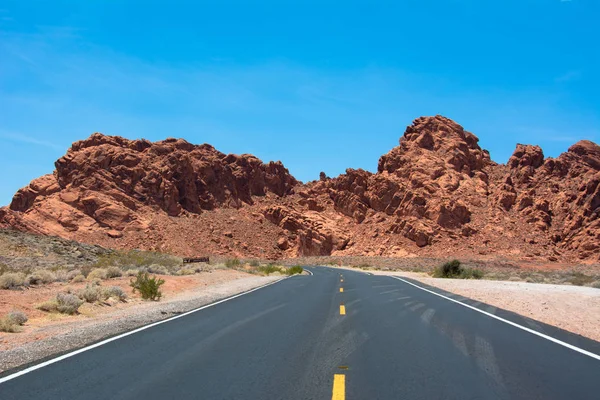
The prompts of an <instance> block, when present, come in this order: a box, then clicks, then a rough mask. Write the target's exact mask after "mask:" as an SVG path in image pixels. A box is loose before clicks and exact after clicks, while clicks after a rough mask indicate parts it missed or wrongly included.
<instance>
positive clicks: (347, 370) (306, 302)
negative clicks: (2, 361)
mask: <svg viewBox="0 0 600 400" xmlns="http://www.w3.org/2000/svg"><path fill="white" fill-rule="evenodd" d="M310 269H311V271H312V272H313V273H314V275H312V276H305V275H303V276H294V277H291V278H288V279H285V280H283V281H281V282H279V283H277V284H274V285H270V286H267V287H265V288H262V289H259V290H256V291H253V292H251V293H248V294H245V295H243V296H240V297H236V298H233V299H231V300H229V301H225V302H222V303H220V304H216V305H214V306H212V307H208V308H205V309H203V310H201V311H198V312H195V313H192V314H189V315H186V316H184V317H181V318H178V319H175V320H173V321H170V322H167V323H164V324H161V325H156V326H153V327H151V328H149V329H145V330H143V331H140V332H137V333H135V334H132V335H129V336H126V337H123V338H120V339H117V340H114V341H111V342H109V343H106V344H104V345H102V346H99V347H96V348H93V349H90V350H88V351H85V352H81V353H79V354H76V355H74V356H72V357H68V358H66V359H63V360H61V361H58V362H56V363H53V364H51V365H48V366H45V367H43V368H39V369H37V370H34V371H32V372H29V373H26V374H23V375H21V376H17V377H14V379H8V380H5V381H4V382H2V383H0V399H3V400H5V399H44V400H49V399H140V398H143V399H145V400H151V399H164V398H172V399H188V398H189V399H332V398H335V399H344V398H347V399H369V400H371V399H411V400H414V399H545V400H547V399H594V398H597V396H598V393H600V379H599V377H600V361H599V360H597V359H595V358H593V357H590V356H589V355H586V354H582V353H580V352H577V351H574V350H573V349H570V348H567V347H565V346H561V345H559V344H557V343H554V342H552V341H550V340H547V339H544V338H543V337H539V336H536V335H534V334H532V333H530V332H526V331H524V330H522V329H518V328H517V327H515V326H512V325H509V324H507V323H505V322H503V321H500V320H497V319H494V318H491V317H490V316H488V315H485V314H482V313H479V312H476V311H474V310H472V309H469V308H467V307H463V306H461V305H460V304H456V303H453V302H451V301H449V300H447V299H444V298H442V297H439V296H436V295H435V294H432V293H430V292H427V291H425V290H422V289H420V288H419V287H415V286H413V285H410V284H409V283H406V282H403V281H400V280H398V279H394V278H392V277H386V276H373V275H368V274H363V273H360V272H355V271H345V270H338V269H333V268H325V267H315V268H310ZM446 295H448V296H449V297H452V298H456V299H459V298H458V297H456V296H452V295H451V294H447V293H446ZM460 301H464V302H465V303H469V300H468V299H460ZM470 304H472V305H476V306H477V307H478V308H485V307H486V306H485V305H482V304H479V303H476V302H471V303H470ZM488 310H491V308H490V309H488ZM493 313H494V314H497V315H499V316H501V317H502V318H504V319H507V320H509V321H513V322H515V323H517V324H522V325H523V326H525V327H527V328H532V327H533V328H535V330H536V331H539V332H541V333H544V334H546V335H549V336H552V337H556V338H557V339H560V340H562V341H565V342H567V343H571V344H573V345H575V346H577V347H578V348H582V349H584V350H586V351H589V352H592V353H595V354H598V353H599V350H600V343H597V342H593V341H591V340H586V339H584V338H581V337H577V336H575V335H571V334H568V333H566V332H564V331H560V330H558V329H555V328H552V327H549V326H547V325H544V324H540V323H535V322H533V321H530V320H527V319H525V318H522V317H519V316H517V315H515V314H512V313H509V312H505V311H502V310H494V311H493ZM533 328H532V329H533ZM0 357H1V355H0ZM14 373H15V371H12V372H11V371H9V372H7V373H5V374H4V375H2V376H0V380H1V379H7V378H10V377H11V376H14V375H11V374H14Z"/></svg>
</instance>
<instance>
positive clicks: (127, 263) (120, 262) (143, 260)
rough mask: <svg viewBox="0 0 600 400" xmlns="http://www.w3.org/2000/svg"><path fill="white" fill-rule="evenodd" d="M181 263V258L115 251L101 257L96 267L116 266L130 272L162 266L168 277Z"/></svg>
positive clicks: (154, 253)
mask: <svg viewBox="0 0 600 400" xmlns="http://www.w3.org/2000/svg"><path fill="white" fill-rule="evenodd" d="M181 261H182V260H181V258H179V257H175V256H171V255H169V254H163V253H157V252H153V251H141V250H130V251H115V252H112V253H110V254H105V255H102V256H99V257H98V262H97V263H96V267H100V268H107V267H111V266H114V267H119V268H120V269H122V270H128V269H140V268H142V267H150V266H157V265H160V266H163V267H165V269H166V271H167V272H166V273H165V274H164V275H168V274H169V273H170V272H168V271H170V270H175V269H176V268H178V267H179V266H180V265H181ZM161 273H162V272H161Z"/></svg>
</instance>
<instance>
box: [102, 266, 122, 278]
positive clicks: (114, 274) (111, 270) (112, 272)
mask: <svg viewBox="0 0 600 400" xmlns="http://www.w3.org/2000/svg"><path fill="white" fill-rule="evenodd" d="M106 276H107V277H108V278H119V277H121V276H123V271H122V270H121V268H119V267H108V268H107V269H106Z"/></svg>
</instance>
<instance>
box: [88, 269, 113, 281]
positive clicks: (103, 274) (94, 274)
mask: <svg viewBox="0 0 600 400" xmlns="http://www.w3.org/2000/svg"><path fill="white" fill-rule="evenodd" d="M107 278H108V273H107V271H106V268H94V269H93V270H92V271H91V272H90V273H89V274H88V276H87V280H88V281H94V280H96V279H100V280H104V279H107Z"/></svg>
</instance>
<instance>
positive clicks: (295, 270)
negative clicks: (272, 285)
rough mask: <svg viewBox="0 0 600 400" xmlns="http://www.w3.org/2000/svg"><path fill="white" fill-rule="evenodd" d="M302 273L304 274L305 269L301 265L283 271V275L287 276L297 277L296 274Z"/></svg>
mask: <svg viewBox="0 0 600 400" xmlns="http://www.w3.org/2000/svg"><path fill="white" fill-rule="evenodd" d="M302 272H304V268H302V267H301V266H299V265H294V266H293V267H290V268H286V269H284V270H283V273H285V274H287V275H296V274H301V273H302Z"/></svg>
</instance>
